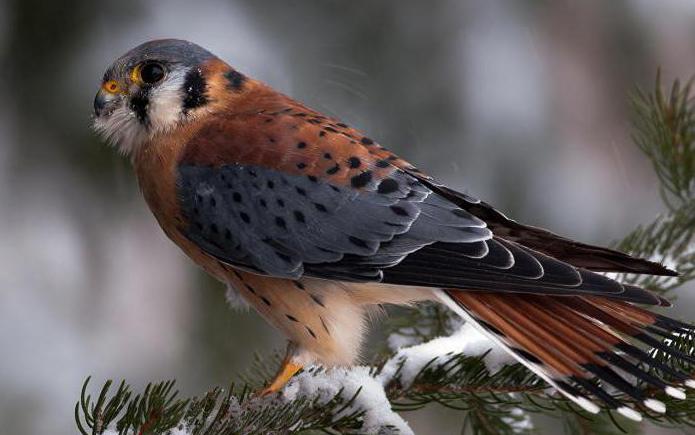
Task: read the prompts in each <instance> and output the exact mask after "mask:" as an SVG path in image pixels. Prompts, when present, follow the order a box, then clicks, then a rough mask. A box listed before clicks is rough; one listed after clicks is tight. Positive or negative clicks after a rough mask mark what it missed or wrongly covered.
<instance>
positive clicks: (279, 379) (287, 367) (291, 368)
mask: <svg viewBox="0 0 695 435" xmlns="http://www.w3.org/2000/svg"><path fill="white" fill-rule="evenodd" d="M301 369H302V365H300V364H296V363H294V362H292V359H291V358H290V356H289V355H288V356H286V357H285V359H284V360H282V365H281V366H280V370H278V372H277V374H276V375H275V378H273V380H272V382H271V383H270V385H268V386H267V387H265V388H264V389H262V390H261V391H260V392H259V393H258V394H259V396H261V397H265V396H269V395H271V394H275V393H277V392H278V391H280V390H282V387H284V386H285V384H287V382H288V381H289V380H290V379H292V376H294V375H295V374H296V373H297V372H298V371H300V370H301Z"/></svg>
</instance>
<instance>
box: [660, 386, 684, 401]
mask: <svg viewBox="0 0 695 435" xmlns="http://www.w3.org/2000/svg"><path fill="white" fill-rule="evenodd" d="M664 392H666V394H668V395H669V396H671V397H675V398H676V399H680V400H683V399H685V391H684V390H683V389H682V388H676V387H670V386H669V387H666V388H664Z"/></svg>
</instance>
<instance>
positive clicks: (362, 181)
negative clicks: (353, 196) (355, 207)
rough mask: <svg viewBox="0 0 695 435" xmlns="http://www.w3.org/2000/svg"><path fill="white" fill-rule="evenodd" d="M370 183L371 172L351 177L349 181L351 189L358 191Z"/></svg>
mask: <svg viewBox="0 0 695 435" xmlns="http://www.w3.org/2000/svg"><path fill="white" fill-rule="evenodd" d="M370 181H372V171H364V172H362V173H361V174H359V175H355V176H354V177H352V178H351V179H350V184H352V187H354V188H356V189H359V188H361V187H364V186H366V185H367V184H369V182H370Z"/></svg>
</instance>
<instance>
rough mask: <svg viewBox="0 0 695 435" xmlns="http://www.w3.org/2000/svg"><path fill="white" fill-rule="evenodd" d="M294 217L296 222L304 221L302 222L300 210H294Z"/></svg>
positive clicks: (302, 217) (302, 214)
mask: <svg viewBox="0 0 695 435" xmlns="http://www.w3.org/2000/svg"><path fill="white" fill-rule="evenodd" d="M294 219H295V220H296V221H297V222H300V223H304V222H305V218H304V213H302V212H301V211H299V210H295V211H294Z"/></svg>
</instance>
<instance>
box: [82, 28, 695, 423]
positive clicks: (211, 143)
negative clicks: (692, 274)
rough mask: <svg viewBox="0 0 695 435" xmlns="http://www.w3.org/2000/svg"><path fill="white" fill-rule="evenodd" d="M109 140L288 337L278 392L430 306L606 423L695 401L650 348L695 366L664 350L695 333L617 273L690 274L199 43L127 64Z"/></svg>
mask: <svg viewBox="0 0 695 435" xmlns="http://www.w3.org/2000/svg"><path fill="white" fill-rule="evenodd" d="M94 127H95V129H96V131H97V132H99V133H100V134H101V135H102V136H103V137H104V138H105V140H107V141H109V142H111V143H112V144H113V145H114V146H115V147H117V148H118V149H119V150H120V151H121V152H122V153H123V154H125V155H127V156H129V158H130V160H131V162H132V164H133V168H134V170H135V174H136V176H137V180H138V183H139V185H140V188H141V190H142V193H143V195H144V197H145V200H146V201H147V204H148V205H149V207H150V209H151V211H152V213H153V214H154V216H155V218H156V219H157V221H158V222H159V225H160V226H161V227H162V229H163V230H164V232H165V233H166V235H167V236H168V237H169V238H170V239H171V240H172V241H173V242H174V243H175V244H176V245H178V246H179V248H181V249H182V250H183V251H184V252H185V253H186V254H187V255H188V256H189V257H190V258H191V259H192V260H193V261H194V262H195V263H196V264H198V265H199V266H200V267H202V268H203V269H204V270H205V271H206V272H208V273H209V274H211V275H213V276H214V277H216V278H217V279H219V280H220V281H222V282H223V283H225V284H227V285H228V286H230V287H233V288H234V289H236V290H237V291H238V292H239V293H240V294H241V296H242V297H243V299H245V300H246V301H247V302H248V304H250V305H251V306H253V307H254V308H255V309H256V310H257V311H258V312H259V313H260V314H261V316H263V317H264V318H265V319H266V320H267V321H268V322H269V323H270V324H272V325H273V326H274V327H275V328H277V329H278V330H279V331H281V332H282V333H283V334H284V335H285V336H286V337H287V339H288V346H287V353H286V356H285V358H284V361H283V363H282V366H281V367H280V369H279V371H278V374H277V375H276V377H275V378H274V379H273V380H272V381H270V382H269V385H268V386H267V388H266V389H265V393H272V392H277V391H279V390H280V389H281V388H282V387H283V385H284V384H285V383H286V382H287V381H288V380H289V379H290V378H291V377H292V376H293V375H294V374H295V373H297V372H298V371H299V370H300V369H301V368H302V367H305V366H307V365H312V364H321V365H324V366H328V367H330V366H349V365H351V364H354V363H356V361H357V360H358V355H359V353H360V345H361V344H362V342H363V339H364V336H365V330H366V320H365V318H366V315H367V313H369V311H370V310H373V309H375V308H376V307H378V306H380V305H382V304H396V305H412V304H414V303H416V302H420V301H436V302H438V303H441V304H444V305H445V306H446V307H448V308H450V309H451V310H453V311H454V312H455V313H456V314H457V315H459V316H461V317H462V318H463V319H465V320H466V321H469V322H472V323H473V324H474V325H476V326H477V327H478V328H479V329H480V330H481V331H482V332H483V333H484V334H486V335H487V336H488V337H489V338H490V339H491V340H492V341H493V342H495V343H497V344H498V345H500V346H502V347H503V348H505V349H506V350H507V351H508V352H509V353H511V354H512V355H513V356H514V357H515V358H516V359H517V360H518V361H519V362H520V363H521V364H523V365H524V366H526V367H527V368H528V369H530V370H532V371H533V372H534V373H535V374H537V375H538V376H539V377H541V378H542V379H544V380H545V381H546V382H547V383H548V384H550V385H551V386H553V387H555V388H556V389H557V390H558V391H560V392H561V393H562V394H563V395H565V396H566V397H567V398H569V399H570V400H572V401H573V402H575V403H576V404H577V405H579V406H580V407H582V408H584V409H585V410H587V411H590V412H594V413H595V412H598V411H599V409H600V407H599V406H598V405H596V402H598V403H602V405H603V406H604V407H605V408H609V409H614V410H617V411H618V412H620V413H621V414H623V415H625V416H627V417H629V418H633V419H639V418H640V416H641V414H640V413H639V412H638V411H637V410H636V409H635V408H637V409H639V408H647V409H650V410H652V411H656V412H663V411H664V410H665V407H664V404H663V402H660V401H659V400H657V399H655V398H653V397H651V396H649V395H647V394H646V393H645V392H644V391H645V390H646V391H652V392H658V391H661V392H663V393H665V394H667V395H670V396H673V397H676V398H684V397H685V388H683V386H686V387H689V388H695V380H693V379H691V377H690V375H689V374H686V373H684V372H682V371H680V370H678V369H677V368H675V366H672V365H670V364H665V363H664V362H663V360H659V359H655V358H653V354H651V353H649V352H646V351H645V350H643V349H644V348H645V347H651V348H654V349H658V350H661V351H662V352H665V353H666V354H668V355H670V356H671V358H672V359H673V360H677V361H680V362H682V363H688V364H690V363H694V362H695V358H693V357H692V356H691V355H689V354H687V353H684V352H681V351H679V350H676V349H673V348H670V347H668V346H667V345H665V344H664V342H663V341H662V338H664V337H673V335H674V334H689V333H691V332H692V330H693V327H692V326H691V325H689V324H686V323H682V322H680V321H677V320H674V319H671V318H668V317H665V316H663V315H659V314H656V313H654V312H652V311H650V310H649V309H646V308H645V306H652V307H662V306H668V305H669V302H668V301H666V300H665V299H663V298H661V297H660V296H658V295H656V294H654V293H652V292H650V291H648V290H645V289H643V288H639V287H636V286H633V285H627V284H622V283H620V282H617V281H615V280H613V279H610V278H608V277H606V276H605V275H603V274H601V273H600V272H618V273H631V274H651V275H669V276H673V275H676V273H675V272H674V271H672V270H670V269H668V268H666V267H664V266H662V265H660V264H657V263H654V262H650V261H647V260H643V259H638V258H633V257H631V256H629V255H626V254H624V253H621V252H617V251H615V250H611V249H606V248H602V247H597V246H591V245H587V244H584V243H580V242H576V241H573V240H569V239H567V238H564V237H561V236H558V235H556V234H554V233H552V232H550V231H547V230H544V229H541V228H536V227H532V226H528V225H523V224H521V223H518V222H516V221H514V220H512V219H510V218H508V217H506V216H505V215H504V214H502V213H501V212H500V211H498V210H497V209H495V208H493V207H492V206H491V205H489V204H488V203H486V202H484V201H481V200H479V199H477V198H474V197H472V196H470V195H467V194H465V193H461V192H458V191H456V190H454V189H451V188H449V187H447V186H446V185H444V184H442V183H440V182H438V181H437V180H436V179H435V178H433V177H431V176H429V175H427V174H425V173H424V172H422V171H420V170H419V169H417V168H416V167H415V166H413V165H412V164H410V163H408V162H407V161H405V160H403V159H402V158H400V157H399V156H397V155H395V154H393V153H392V152H390V151H389V150H387V149H386V148H384V147H382V146H381V145H379V144H378V143H377V142H376V141H375V140H373V139H372V138H370V137H368V136H366V135H365V134H363V133H362V132H360V131H359V130H357V129H355V128H352V127H350V126H348V125H347V124H345V123H343V122H341V121H340V120H337V119H334V118H332V117H329V116H326V115H323V114H321V113H320V112H317V111H316V110H313V109H311V108H309V107H307V106H305V105H303V104H302V103H299V102H297V101H295V100H293V99H291V98H289V97H287V96H285V95H283V94H281V93H279V92H277V91H275V90H274V89H272V88H271V87H269V86H268V85H266V84H264V83H261V82H260V81H258V80H255V79H253V78H251V77H249V76H247V75H245V74H243V73H241V72H239V71H237V70H236V69H234V68H232V67H231V66H229V65H228V64H227V63H225V62H224V61H222V60H220V59H219V58H217V57H216V56H215V55H213V54H211V53H210V52H208V51H207V50H205V49H204V48H201V47H200V46H198V45H195V44H193V43H190V42H187V41H182V40H175V39H163V40H155V41H149V42H146V43H144V44H142V45H140V46H138V47H135V48H134V49H132V50H131V51H129V52H127V53H126V54H125V55H123V56H122V57H120V58H119V59H117V60H116V61H115V62H114V63H113V64H112V65H111V66H110V67H109V68H108V69H107V70H106V73H105V74H104V77H103V80H102V84H101V88H100V89H99V91H98V93H97V95H96V98H95V100H94ZM636 382H639V383H641V384H647V385H649V386H650V388H648V389H644V388H638V387H637V386H636ZM615 391H620V392H622V393H624V394H623V395H622V396H621V397H628V399H627V400H626V401H619V400H618V399H616V398H615V397H616V396H615V395H614V394H611V393H612V392H615Z"/></svg>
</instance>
